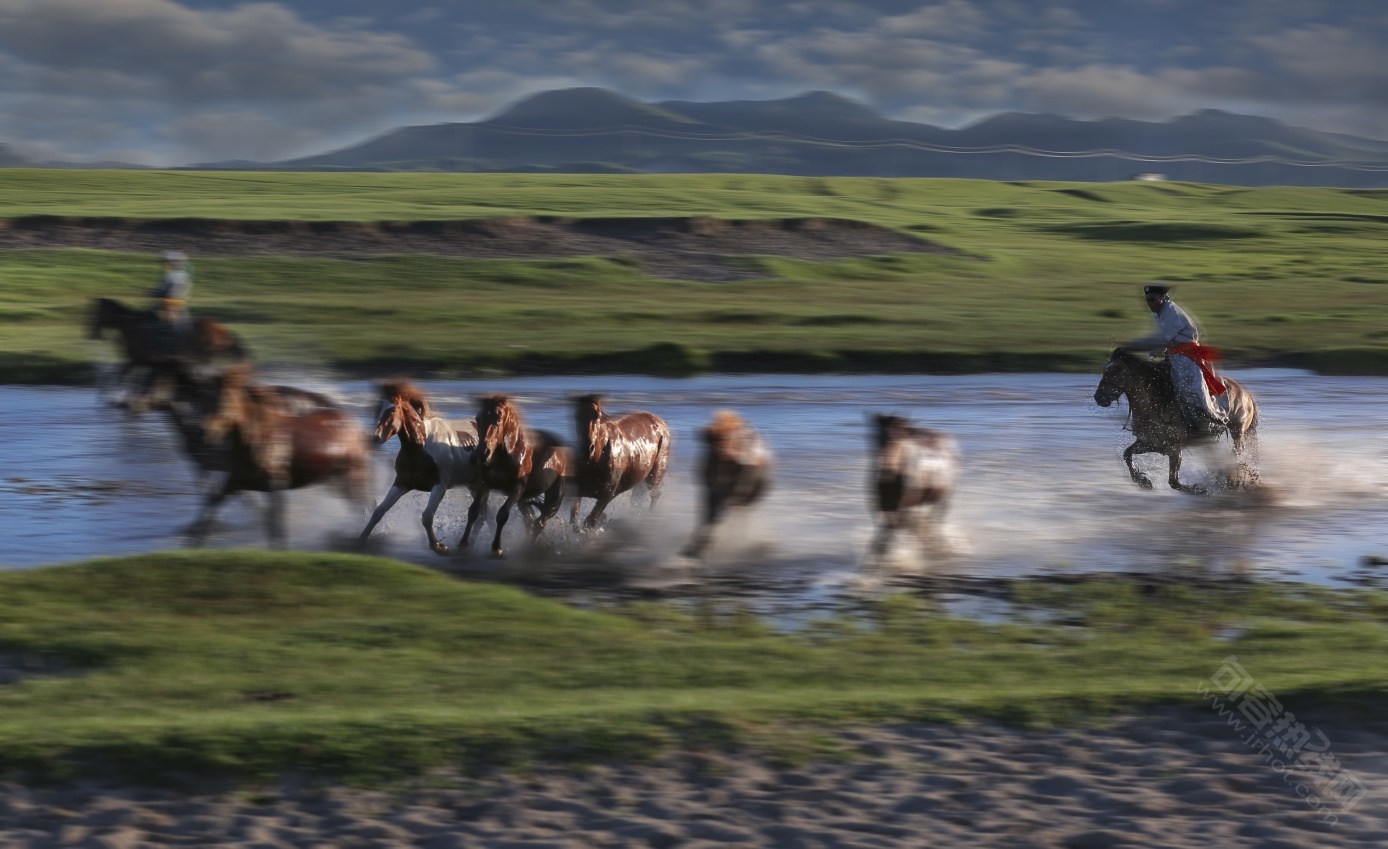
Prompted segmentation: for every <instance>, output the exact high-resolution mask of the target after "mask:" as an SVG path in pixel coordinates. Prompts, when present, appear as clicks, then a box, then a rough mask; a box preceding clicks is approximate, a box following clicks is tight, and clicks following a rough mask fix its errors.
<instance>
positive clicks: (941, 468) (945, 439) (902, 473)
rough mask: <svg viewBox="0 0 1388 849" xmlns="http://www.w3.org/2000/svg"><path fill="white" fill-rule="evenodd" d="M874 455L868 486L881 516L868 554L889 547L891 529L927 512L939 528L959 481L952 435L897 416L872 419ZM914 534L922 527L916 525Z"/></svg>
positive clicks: (957, 461)
mask: <svg viewBox="0 0 1388 849" xmlns="http://www.w3.org/2000/svg"><path fill="white" fill-rule="evenodd" d="M870 423H871V425H872V429H873V430H872V447H873V449H874V459H873V467H872V482H871V490H872V497H873V508H874V509H875V510H876V512H877V513H878V515H879V522H880V524H879V526H878V531H877V537H876V539H875V540H874V542H873V545H872V553H873V554H874V555H875V556H877V557H880V556H881V555H883V554H884V553H886V551H887V546H888V545H889V544H890V542H891V539H892V536H893V534H895V533H896V532H897V531H898V530H900V529H902V528H903V527H906V526H907V525H908V524H909V523H911V522H912V520H916V521H917V522H919V520H920V519H923V518H926V517H928V518H929V519H930V520H931V522H932V524H933V525H934V527H935V528H936V529H937V530H938V529H939V528H940V526H941V522H942V520H943V519H944V515H945V511H946V510H947V509H948V507H949V502H950V498H951V497H952V496H953V495H954V488H955V486H956V485H957V484H958V482H959V446H958V444H957V443H955V441H954V437H952V436H950V435H949V434H947V433H943V432H941V431H938V430H931V429H930V428H924V427H916V426H914V425H912V424H911V423H910V422H909V421H907V420H906V419H904V418H902V417H901V416H893V415H884V414H881V413H879V414H877V415H875V416H873V417H872V418H871V419H870ZM916 530H917V532H918V533H920V532H922V531H923V530H924V529H923V528H921V527H920V526H919V524H917V527H916Z"/></svg>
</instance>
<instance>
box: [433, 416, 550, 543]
mask: <svg viewBox="0 0 1388 849" xmlns="http://www.w3.org/2000/svg"><path fill="white" fill-rule="evenodd" d="M480 403H481V409H479V410H478V411H477V450H476V451H474V452H473V462H474V463H475V464H476V466H477V476H476V477H475V478H474V479H473V483H472V506H471V507H469V508H468V511H467V527H466V528H464V529H463V538H462V540H461V541H460V542H459V543H458V545H459V546H460V547H462V546H466V545H467V544H468V541H469V540H470V539H471V536H472V528H473V525H474V524H475V523H476V522H477V517H478V516H479V515H480V514H481V512H482V509H483V508H484V507H485V506H486V504H487V497H488V495H490V494H491V491H492V489H499V490H501V491H502V492H504V493H505V494H506V503H504V504H502V505H501V509H500V510H498V511H497V513H496V536H495V537H493V539H492V554H494V555H496V556H497V557H500V556H502V550H501V531H502V529H503V528H504V527H506V520H507V519H509V518H510V516H511V508H512V507H514V506H515V505H516V504H517V502H521V501H524V500H528V499H535V498H540V497H541V496H543V504H542V505H541V508H540V515H539V516H538V517H537V518H536V519H535V520H534V521H533V522H532V523H531V525H530V535H531V538H532V539H534V538H537V537H539V535H540V532H541V531H543V530H544V526H545V522H548V521H549V520H550V519H551V518H553V517H554V514H556V513H558V512H559V505H560V504H561V503H562V502H563V500H564V488H565V484H566V482H567V480H568V477H569V474H570V471H571V469H570V467H571V465H572V462H573V460H572V457H571V454H570V451H569V449H567V448H565V447H564V445H563V443H561V442H560V441H559V439H558V438H557V437H555V436H554V435H553V434H550V433H546V432H545V431H542V430H527V429H526V427H525V424H524V423H523V422H522V421H521V416H520V411H519V410H517V409H516V407H515V405H514V404H512V403H511V402H510V400H509V399H508V398H507V397H506V396H504V395H488V396H486V397H484V398H482V399H480Z"/></svg>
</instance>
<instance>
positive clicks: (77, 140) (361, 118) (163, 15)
mask: <svg viewBox="0 0 1388 849" xmlns="http://www.w3.org/2000/svg"><path fill="white" fill-rule="evenodd" d="M1386 39H1388V4H1383V3H1380V2H1378V0H1340V2H1337V3H1323V2H1316V1H1315V0H1225V2H1213V3H1212V2H1209V0H1198V1H1197V0H1125V1H1124V2H1112V0H1052V2H1047V3H1037V2H1030V0H861V2H850V0H790V2H780V3H769V2H764V0H510V2H507V3H486V4H483V3H476V2H464V0H424V2H413V3H411V2H397V3H393V4H383V3H380V2H378V0H282V2H278V3H245V2H237V0H0V140H12V141H16V142H20V143H28V144H29V145H30V146H31V148H38V147H43V148H44V149H63V150H68V151H71V152H74V153H91V154H101V153H102V152H103V151H104V150H107V149H111V148H116V147H122V148H132V149H144V150H145V151H147V156H149V157H153V158H159V157H163V158H164V159H166V160H167V159H169V158H174V159H183V160H188V159H209V158H222V157H279V156H285V155H291V154H297V153H306V152H311V151H313V150H315V149H321V148H323V147H326V146H330V145H331V144H337V143H341V142H347V141H352V140H355V139H358V138H360V137H362V136H365V135H369V134H373V133H376V132H380V131H382V130H385V129H388V128H389V127H391V126H393V125H398V124H401V123H407V122H425V121H440V120H470V119H473V118H476V117H479V116H481V115H484V114H487V113H488V112H490V111H492V110H495V109H496V108H498V107H499V106H501V105H502V104H504V103H506V102H508V101H510V100H513V99H515V98H517V97H519V96H523V95H526V94H529V93H532V92H536V91H541V90H545V89H550V88H558V87H565V86H583V85H597V86H606V87H609V88H613V89H616V90H619V91H622V92H624V93H627V94H630V95H632V96H636V97H640V98H643V99H651V100H658V99H667V98H671V99H699V100H708V99H732V98H765V97H778V96H786V95H791V94H796V93H799V92H801V91H804V90H806V89H810V88H823V89H830V90H834V91H838V92H840V93H843V94H847V95H849V96H853V97H858V98H861V99H863V100H866V101H868V102H869V103H871V104H873V105H874V106H876V107H878V108H879V109H882V110H883V111H884V112H886V113H888V114H891V115H894V116H897V117H904V118H910V119H913V120H928V121H932V122H937V123H944V124H958V123H961V122H966V121H970V120H974V119H977V118H980V117H983V116H984V115H987V114H990V113H993V112H997V111H1002V110H1014V109H1015V110H1023V111H1052V112H1060V113H1064V114H1069V115H1072V116H1074V117H1079V118H1094V117H1103V116H1107V115H1117V116H1123V117H1133V118H1144V119H1160V118H1166V117H1171V116H1174V115H1177V114H1181V113H1185V112H1190V111H1193V110H1196V109H1201V108H1211V107H1213V108H1224V109H1229V110H1231V111H1240V112H1246V113H1252V114H1264V115H1269V116H1271V117H1275V118H1279V119H1281V120H1284V121H1287V122H1288V123H1294V124H1298V123H1299V124H1304V125H1312V126H1316V127H1319V128H1321V129H1328V130H1338V131H1345V132H1358V133H1362V134H1366V135H1378V136H1388V118H1385V117H1384V116H1385V114H1388V112H1385V110H1384V109H1383V106H1384V105H1385V98H1388V63H1385V62H1384V61H1382V58H1381V56H1382V54H1383V47H1384V42H1385V40H1386Z"/></svg>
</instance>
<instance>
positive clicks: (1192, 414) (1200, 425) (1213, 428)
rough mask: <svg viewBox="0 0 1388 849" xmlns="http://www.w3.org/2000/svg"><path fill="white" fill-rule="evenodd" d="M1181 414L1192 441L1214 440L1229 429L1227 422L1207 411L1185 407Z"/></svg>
mask: <svg viewBox="0 0 1388 849" xmlns="http://www.w3.org/2000/svg"><path fill="white" fill-rule="evenodd" d="M1181 412H1182V413H1184V414H1185V419H1186V426H1187V428H1189V430H1190V436H1191V438H1192V439H1214V438H1215V437H1217V436H1219V435H1220V434H1222V433H1224V431H1226V430H1227V429H1228V428H1229V423H1228V422H1227V421H1225V420H1224V419H1223V418H1220V417H1218V416H1216V415H1214V414H1213V413H1211V412H1210V411H1209V410H1207V409H1200V408H1190V407H1187V408H1185V409H1183V410H1182V411H1181Z"/></svg>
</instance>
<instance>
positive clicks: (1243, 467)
mask: <svg viewBox="0 0 1388 849" xmlns="http://www.w3.org/2000/svg"><path fill="white" fill-rule="evenodd" d="M1245 435H1247V436H1252V433H1248V434H1245V432H1244V429H1243V426H1242V424H1238V425H1236V424H1234V423H1233V422H1230V423H1229V438H1230V439H1231V440H1232V441H1233V443H1234V471H1233V473H1232V474H1231V475H1230V477H1229V487H1230V488H1231V489H1246V488H1248V487H1252V486H1256V485H1257V484H1258V470H1257V469H1255V468H1253V464H1252V463H1251V462H1250V461H1249V459H1248V449H1249V446H1248V444H1247V442H1246V441H1245V440H1244V437H1245Z"/></svg>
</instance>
